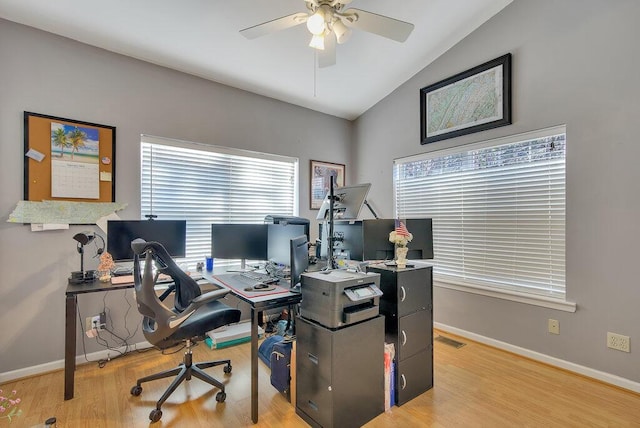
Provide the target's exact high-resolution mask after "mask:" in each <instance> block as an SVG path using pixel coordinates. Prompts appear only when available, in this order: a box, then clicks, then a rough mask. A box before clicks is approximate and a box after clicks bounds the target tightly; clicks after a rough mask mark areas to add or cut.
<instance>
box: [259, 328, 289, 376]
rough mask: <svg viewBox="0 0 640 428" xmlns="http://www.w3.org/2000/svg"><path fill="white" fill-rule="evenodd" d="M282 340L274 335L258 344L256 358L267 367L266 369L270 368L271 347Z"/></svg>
mask: <svg viewBox="0 0 640 428" xmlns="http://www.w3.org/2000/svg"><path fill="white" fill-rule="evenodd" d="M283 339H284V337H283V336H279V335H277V334H274V335H273V336H269V337H267V338H266V339H265V340H263V341H262V343H261V344H260V347H259V348H258V357H259V358H260V359H261V360H262V362H263V363H265V364H266V365H267V367H269V368H271V351H272V350H273V345H275V344H276V343H278V342H281V341H282V340H283Z"/></svg>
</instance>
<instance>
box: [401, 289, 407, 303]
mask: <svg viewBox="0 0 640 428" xmlns="http://www.w3.org/2000/svg"><path fill="white" fill-rule="evenodd" d="M406 298H407V292H406V291H405V290H404V286H403V285H401V286H400V301H401V302H404V299H406Z"/></svg>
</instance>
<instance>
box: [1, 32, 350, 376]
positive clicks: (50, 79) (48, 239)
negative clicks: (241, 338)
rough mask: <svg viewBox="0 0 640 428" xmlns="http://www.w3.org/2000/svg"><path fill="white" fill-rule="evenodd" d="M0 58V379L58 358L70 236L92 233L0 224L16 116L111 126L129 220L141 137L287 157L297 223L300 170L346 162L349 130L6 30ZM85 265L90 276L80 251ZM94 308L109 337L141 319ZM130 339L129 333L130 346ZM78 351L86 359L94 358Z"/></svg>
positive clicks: (10, 203)
mask: <svg viewBox="0 0 640 428" xmlns="http://www.w3.org/2000/svg"><path fill="white" fill-rule="evenodd" d="M0 58H1V59H0V183H1V185H0V217H1V218H2V221H1V222H0V272H2V280H1V281H0V325H1V326H2V334H1V335H0V374H2V373H5V372H9V371H13V370H18V369H23V368H27V367H32V366H36V365H40V364H45V363H49V362H52V361H59V360H62V358H63V357H64V346H63V345H64V343H63V337H64V336H63V332H64V290H65V287H66V282H67V277H68V276H69V273H70V272H71V271H74V270H78V269H79V263H80V260H79V256H78V254H77V252H76V250H75V247H76V245H75V241H73V239H72V236H73V235H74V234H75V233H77V232H79V231H82V230H86V229H92V230H93V229H95V230H97V228H96V227H95V226H72V227H71V229H70V230H67V231H53V232H39V233H33V232H30V228H29V226H26V225H22V224H15V223H7V222H6V219H7V218H8V216H9V214H10V213H11V212H12V211H13V209H14V207H15V205H16V203H17V202H18V201H19V200H21V199H22V198H23V181H22V177H23V159H24V157H23V154H24V152H23V129H22V128H23V126H22V123H23V119H22V117H23V111H31V112H36V113H41V114H47V115H52V116H59V117H64V118H70V119H75V120H81V121H87V122H93V123H99V124H104V125H112V126H115V127H116V162H117V166H116V170H117V171H116V172H117V179H116V199H117V201H118V202H126V203H128V204H129V205H128V208H127V209H126V210H124V211H121V212H119V213H118V214H119V215H120V216H121V217H123V218H139V214H140V203H139V192H140V190H139V182H140V178H139V174H140V173H139V169H140V168H139V163H140V160H139V141H140V134H142V133H144V134H150V135H157V136H163V137H171V138H177V139H182V140H188V141H196V142H202V143H208V144H216V145H222V146H229V147H238V148H243V149H249V150H256V151H262V152H268V153H276V154H282V155H288V156H295V157H298V158H299V159H300V189H299V192H300V215H302V216H304V217H311V215H312V213H311V211H310V210H309V189H308V183H309V160H310V159H319V160H324V161H329V162H340V163H349V161H350V151H349V145H350V140H351V128H352V125H351V123H350V122H348V121H346V120H342V119H338V118H335V117H332V116H328V115H325V114H320V113H317V112H313V111H311V110H307V109H303V108H300V107H296V106H293V105H290V104H286V103H282V102H279V101H275V100H273V99H269V98H266V97H262V96H258V95H255V94H252V93H249V92H244V91H240V90H237V89H233V88H229V87H226V86H223V85H219V84H215V83H212V82H209V81H206V80H203V79H200V78H197V77H193V76H189V75H185V74H183V73H179V72H176V71H172V70H168V69H165V68H162V67H157V66H154V65H151V64H148V63H145V62H141V61H137V60H133V59H130V58H127V57H124V56H121V55H116V54H113V53H111V52H108V51H104V50H101V49H96V48H93V47H89V46H87V45H83V44H80V43H77V42H74V41H71V40H69V39H65V38H61V37H57V36H53V35H51V34H48V33H44V32H41V31H37V30H34V29H31V28H28V27H25V26H21V25H18V24H15V23H12V22H9V21H5V20H0ZM313 218H315V216H313ZM316 229H317V227H316V228H314V230H316ZM85 262H86V263H87V265H88V266H87V268H91V267H94V268H95V259H92V258H91V255H90V253H88V254H87V256H86V257H85ZM91 263H94V265H93V266H92V265H91ZM103 297H104V293H97V294H95V295H91V296H80V298H79V303H80V310H81V311H82V312H81V316H82V318H83V319H84V317H85V316H89V315H93V314H96V313H98V312H99V311H100V309H101V308H102V305H103V300H102V299H103ZM105 299H106V304H107V306H108V307H109V308H110V310H111V313H110V316H111V318H112V319H113V320H114V323H115V324H116V327H117V330H116V331H117V332H118V334H125V335H126V334H128V333H127V331H126V329H128V330H129V331H131V332H132V333H133V332H134V331H135V330H136V328H137V327H138V325H139V324H140V323H139V319H140V318H139V316H138V315H137V311H136V309H135V305H134V306H133V308H130V304H133V300H132V299H131V292H130V291H129V292H124V291H114V292H110V293H108V295H107V296H106V297H105ZM127 311H128V313H129V315H128V317H127V324H126V326H125V324H124V318H125V313H127ZM125 327H126V328H125ZM78 338H79V340H80V339H81V335H80V334H79V335H78ZM141 341H143V337H142V335H141V333H140V332H138V333H137V334H134V338H133V339H132V340H131V342H132V343H136V342H141ZM85 342H86V350H87V352H95V351H97V350H100V349H102V348H100V347H98V346H97V345H96V344H95V343H93V340H89V339H86V338H85ZM79 343H80V342H79ZM82 352H83V348H82V346H81V345H80V344H79V345H78V353H82Z"/></svg>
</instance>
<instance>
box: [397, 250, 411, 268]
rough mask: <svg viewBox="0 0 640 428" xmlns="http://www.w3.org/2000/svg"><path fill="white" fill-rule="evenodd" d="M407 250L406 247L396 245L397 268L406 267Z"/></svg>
mask: <svg viewBox="0 0 640 428" xmlns="http://www.w3.org/2000/svg"><path fill="white" fill-rule="evenodd" d="M408 252H409V248H408V247H396V266H397V267H398V268H405V267H407V253H408Z"/></svg>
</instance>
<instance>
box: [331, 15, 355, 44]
mask: <svg viewBox="0 0 640 428" xmlns="http://www.w3.org/2000/svg"><path fill="white" fill-rule="evenodd" d="M333 32H334V33H335V34H336V41H337V42H338V43H339V44H343V43H344V42H346V41H347V40H349V37H351V28H349V27H347V26H346V25H344V22H342V21H341V20H340V19H338V20H337V21H336V22H334V23H333Z"/></svg>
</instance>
